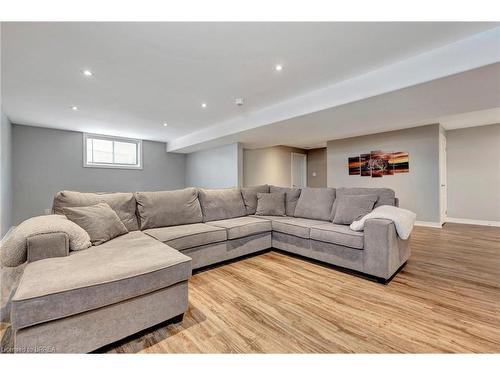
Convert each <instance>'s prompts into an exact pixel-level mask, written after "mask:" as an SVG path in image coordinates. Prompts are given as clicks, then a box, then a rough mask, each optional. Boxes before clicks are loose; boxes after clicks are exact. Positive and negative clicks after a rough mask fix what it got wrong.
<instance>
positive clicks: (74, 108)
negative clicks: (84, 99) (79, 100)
mask: <svg viewBox="0 0 500 375" xmlns="http://www.w3.org/2000/svg"><path fill="white" fill-rule="evenodd" d="M70 108H71V109H72V110H73V111H78V107H77V106H76V105H72V106H71V107H70Z"/></svg>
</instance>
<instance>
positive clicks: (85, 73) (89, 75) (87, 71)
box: [82, 69, 94, 77]
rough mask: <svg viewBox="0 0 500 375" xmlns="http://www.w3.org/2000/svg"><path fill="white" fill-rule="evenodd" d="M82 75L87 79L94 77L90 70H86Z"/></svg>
mask: <svg viewBox="0 0 500 375" xmlns="http://www.w3.org/2000/svg"><path fill="white" fill-rule="evenodd" d="M82 74H83V75H84V76H86V77H92V75H93V74H94V73H92V71H90V70H88V69H85V70H82Z"/></svg>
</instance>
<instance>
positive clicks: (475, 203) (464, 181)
mask: <svg viewBox="0 0 500 375" xmlns="http://www.w3.org/2000/svg"><path fill="white" fill-rule="evenodd" d="M446 160H447V184H448V215H447V216H448V217H450V218H458V219H470V220H486V221H496V222H500V124H494V125H487V126H478V127H473V128H466V129H456V130H449V131H447V132H446Z"/></svg>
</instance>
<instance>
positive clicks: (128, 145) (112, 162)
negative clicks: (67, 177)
mask: <svg viewBox="0 0 500 375" xmlns="http://www.w3.org/2000/svg"><path fill="white" fill-rule="evenodd" d="M83 166H84V167H91V168H123V169H142V141H141V140H140V139H130V138H121V137H109V136H106V135H97V134H87V133H85V134H83Z"/></svg>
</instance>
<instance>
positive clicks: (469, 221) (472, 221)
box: [446, 217, 500, 227]
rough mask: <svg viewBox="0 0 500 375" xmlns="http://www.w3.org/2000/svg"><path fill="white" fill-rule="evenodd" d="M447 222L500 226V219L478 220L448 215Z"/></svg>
mask: <svg viewBox="0 0 500 375" xmlns="http://www.w3.org/2000/svg"><path fill="white" fill-rule="evenodd" d="M446 222H447V223H457V224H470V225H486V226H488V227H500V221H492V220H476V219H461V218H457V217H447V218H446Z"/></svg>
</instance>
